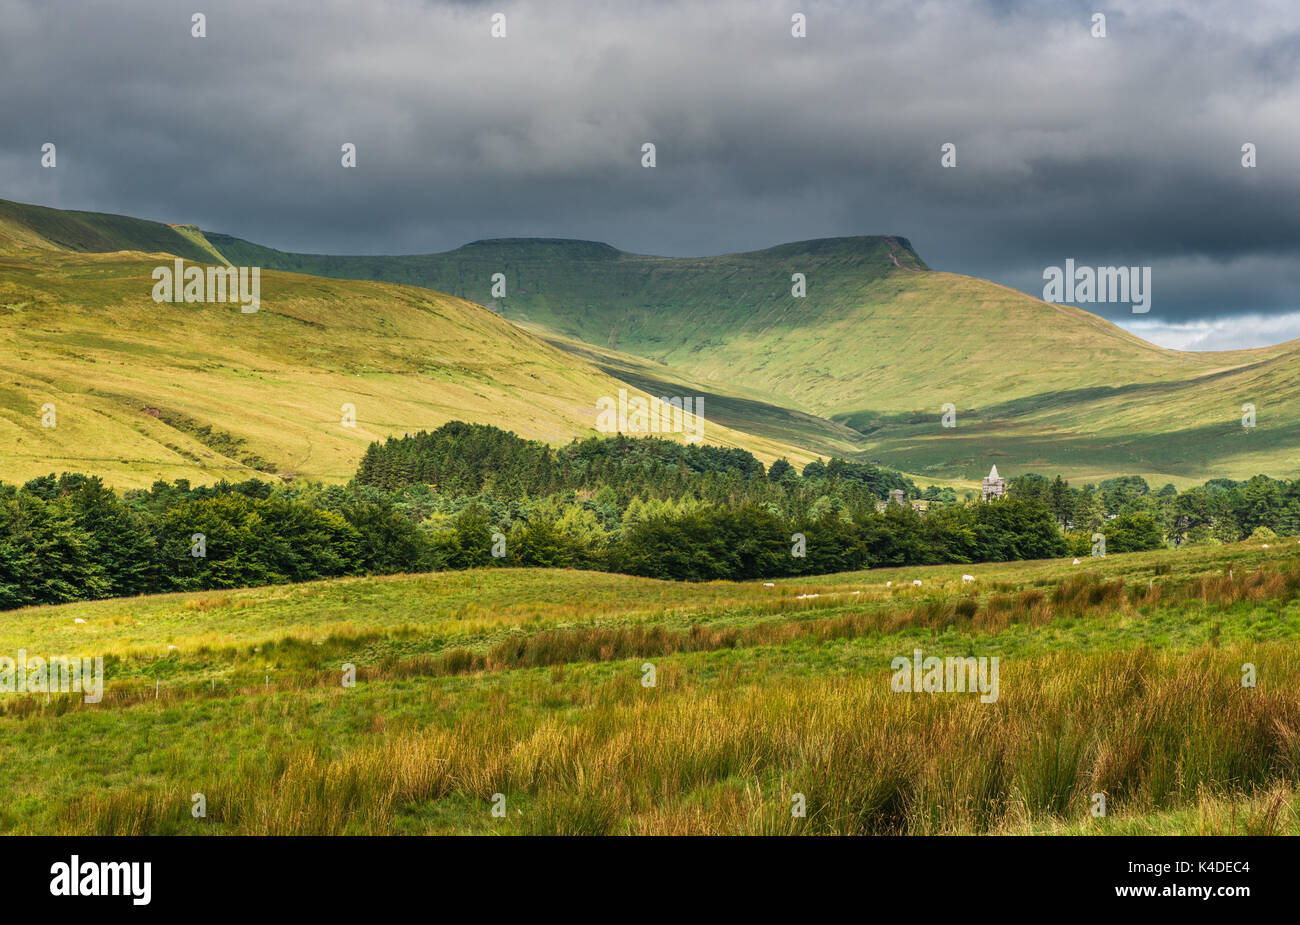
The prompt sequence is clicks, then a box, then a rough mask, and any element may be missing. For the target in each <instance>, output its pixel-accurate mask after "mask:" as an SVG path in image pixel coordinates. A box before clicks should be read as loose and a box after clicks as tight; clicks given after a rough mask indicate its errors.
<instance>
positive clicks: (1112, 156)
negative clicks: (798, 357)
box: [0, 0, 1300, 346]
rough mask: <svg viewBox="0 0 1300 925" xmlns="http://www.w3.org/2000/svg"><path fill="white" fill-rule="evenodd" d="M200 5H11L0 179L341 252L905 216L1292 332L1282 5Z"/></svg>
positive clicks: (1037, 272) (822, 230)
mask: <svg viewBox="0 0 1300 925" xmlns="http://www.w3.org/2000/svg"><path fill="white" fill-rule="evenodd" d="M193 6H194V7H196V8H197V9H198V10H201V11H202V12H203V13H205V14H206V16H207V28H208V37H207V38H205V39H194V38H191V37H190V15H191V13H192V12H194V10H193V9H189V8H186V7H184V6H179V5H177V4H176V3H174V2H130V0H126V2H116V3H114V4H111V5H110V4H102V3H92V2H86V3H76V2H63V3H60V4H57V5H52V4H47V3H43V2H18V0H0V24H2V27H0V61H3V64H0V70H2V72H3V74H4V78H5V79H4V81H3V83H2V84H0V113H3V120H4V121H3V124H4V129H5V130H4V132H3V133H0V182H2V183H3V187H2V188H0V196H3V197H5V198H11V199H17V200H21V201H29V202H39V203H42V204H47V205H55V206H59V207H63V208H78V209H94V210H101V211H113V212H123V213H127V214H131V215H139V216H144V217H148V218H154V219H159V220H164V221H173V222H191V223H195V224H199V225H201V226H202V227H204V228H207V229H210V230H214V231H223V232H227V233H230V234H235V235H238V236H241V237H245V238H249V239H251V240H255V241H258V242H260V243H265V244H270V245H272V246H276V247H280V248H284V249H291V250H311V251H326V252H347V253H412V252H423V251H432V250H443V249H447V248H451V247H455V246H457V245H459V244H462V243H465V242H466V241H470V240H473V239H475V238H480V237H497V236H506V235H546V236H561V237H578V238H589V239H597V240H603V241H607V242H609V243H611V244H614V245H615V246H617V247H621V248H624V249H627V250H634V251H640V252H647V253H656V254H679V255H680V254H714V253H726V252H732V251H739V250H746V249H751V248H757V247H764V246H768V245H771V244H776V243H780V242H784V241H792V240H799V239H804V238H813V237H825V236H831V235H845V234H877V233H892V234H902V235H906V236H907V237H909V238H910V239H911V240H912V242H913V243H914V244H915V245H916V247H917V249H918V250H919V251H920V253H921V255H922V256H923V257H924V258H925V259H926V260H927V261H928V262H929V263H930V265H931V266H933V267H935V268H937V269H947V270H953V271H956V272H963V273H970V274H973V275H978V276H986V277H989V278H992V279H996V280H999V281H1001V282H1006V283H1008V284H1011V285H1015V286H1017V287H1019V288H1023V289H1026V290H1027V291H1030V292H1034V293H1040V292H1041V291H1042V285H1043V283H1042V271H1043V268H1044V267H1046V266H1049V265H1057V264H1061V263H1063V262H1064V260H1065V259H1066V258H1073V259H1074V260H1076V261H1077V262H1078V263H1080V264H1091V265H1098V264H1103V265H1104V264H1113V263H1122V264H1127V265H1149V266H1152V267H1153V268H1154V269H1153V278H1154V299H1153V307H1152V311H1151V314H1150V315H1147V316H1132V315H1129V314H1128V309H1127V307H1126V306H1091V307H1092V308H1094V309H1096V310H1098V311H1100V312H1101V313H1103V314H1106V315H1108V316H1109V317H1112V318H1114V319H1116V320H1118V321H1121V322H1122V323H1127V324H1132V325H1135V328H1134V329H1135V330H1139V332H1140V333H1143V335H1144V336H1148V337H1152V338H1155V339H1157V340H1159V341H1160V342H1169V343H1180V344H1186V345H1191V346H1207V345H1209V346H1213V345H1216V344H1223V345H1226V346H1240V345H1244V344H1248V343H1263V342H1268V341H1272V340H1277V339H1281V338H1283V337H1288V336H1300V314H1296V315H1294V316H1293V315H1292V313H1300V305H1298V304H1297V300H1296V297H1295V293H1296V292H1300V261H1298V260H1297V256H1298V252H1300V125H1298V122H1300V120H1298V119H1297V114H1298V113H1300V106H1298V105H1297V104H1300V76H1297V75H1298V70H1297V68H1298V66H1300V8H1298V7H1297V5H1296V4H1294V3H1293V2H1290V0H1286V2H1277V3H1253V4H1240V3H1234V2H1225V3H1218V2H1202V3H1189V2H1177V3H1173V2H1170V3H1165V2H1159V0H1155V2H1152V0H1142V2H1125V3H1114V4H1112V3H1087V4H1080V3H1028V2H1025V3H955V2H942V3H925V2H916V0H906V2H881V3H872V4H870V5H868V4H861V3H851V2H844V3H826V2H803V0H787V2H780V3H776V2H763V0H759V2H755V0H729V2H718V3H712V2H701V0H692V2H683V3H649V2H644V0H642V2H631V0H629V2H626V3H606V4H592V3H590V2H583V0H556V2H535V3H526V2H525V3H496V2H492V3H488V4H476V3H418V2H415V0H370V2H352V3H343V2H331V0H323V2H321V0H280V2H275V3H266V2H255V0H250V2H232V0H220V2H208V0H203V2H197V0H196V3H195V4H193ZM497 11H501V12H504V13H505V14H506V17H507V18H506V24H507V33H508V35H507V38H505V39H493V38H491V37H490V35H489V17H490V15H491V14H492V13H494V12H497ZM795 11H802V12H805V13H806V14H807V17H808V38H806V39H793V38H791V37H790V16H791V14H792V13H793V12H795ZM1094 11H1098V12H1102V13H1104V14H1105V15H1106V17H1107V23H1106V25H1107V31H1108V33H1109V34H1108V36H1107V37H1106V38H1104V39H1095V38H1093V37H1091V35H1090V34H1089V30H1090V26H1091V18H1092V14H1093V12H1094ZM46 141H53V142H55V143H56V144H57V145H58V153H59V166H58V168H57V169H55V170H42V169H41V168H40V167H39V152H40V146H41V144H42V143H43V142H46ZM345 141H351V142H354V143H355V144H356V145H357V147H358V164H359V166H358V167H357V168H356V169H355V170H344V169H343V168H341V167H340V166H339V157H340V153H339V146H340V145H341V144H342V143H343V142H345ZM645 141H652V142H654V143H655V144H656V145H657V147H658V163H659V166H658V167H657V168H656V169H655V170H645V169H643V168H641V167H640V163H639V162H640V147H641V144H642V143H643V142H645ZM1247 141H1249V142H1253V143H1254V144H1256V145H1257V146H1258V152H1259V154H1258V158H1259V166H1258V167H1256V168H1255V169H1253V170H1247V169H1244V168H1243V167H1242V166H1241V145H1242V144H1243V142H1247ZM944 142H953V143H955V144H956V145H957V152H958V153H957V157H958V166H957V167H956V168H955V169H950V170H945V169H942V168H941V167H940V166H939V153H940V145H941V144H942V143H944ZM1226 316H1232V317H1233V319H1235V320H1224V319H1225V317H1226ZM1264 316H1267V317H1264ZM1288 319H1292V320H1288Z"/></svg>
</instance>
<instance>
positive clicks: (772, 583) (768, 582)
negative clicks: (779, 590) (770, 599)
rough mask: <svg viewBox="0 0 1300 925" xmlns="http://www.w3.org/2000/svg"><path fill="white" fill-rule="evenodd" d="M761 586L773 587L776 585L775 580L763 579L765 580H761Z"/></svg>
mask: <svg viewBox="0 0 1300 925" xmlns="http://www.w3.org/2000/svg"><path fill="white" fill-rule="evenodd" d="M763 587H764V588H775V587H776V582H774V581H765V582H763Z"/></svg>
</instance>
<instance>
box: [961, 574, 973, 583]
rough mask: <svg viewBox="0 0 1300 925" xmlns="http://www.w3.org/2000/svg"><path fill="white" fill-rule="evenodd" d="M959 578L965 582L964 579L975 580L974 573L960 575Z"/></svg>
mask: <svg viewBox="0 0 1300 925" xmlns="http://www.w3.org/2000/svg"><path fill="white" fill-rule="evenodd" d="M961 580H962V581H964V582H965V581H974V580H975V576H974V575H963V576H961Z"/></svg>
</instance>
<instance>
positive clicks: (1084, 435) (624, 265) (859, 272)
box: [207, 233, 1300, 484]
mask: <svg viewBox="0 0 1300 925" xmlns="http://www.w3.org/2000/svg"><path fill="white" fill-rule="evenodd" d="M207 239H208V240H209V241H211V242H212V244H213V246H215V247H216V248H217V249H218V250H220V251H221V252H222V254H223V255H225V256H226V257H227V258H228V259H230V260H231V261H233V262H235V263H255V264H258V265H262V266H276V267H281V268H285V269H294V270H299V271H304V272H311V273H315V274H319V275H324V276H338V277H345V278H370V279H386V280H391V281H399V282H404V283H410V284H414V285H420V286H427V287H430V288H434V289H438V290H441V291H447V292H451V293H454V294H456V295H459V296H461V297H463V298H466V299H471V300H476V301H479V302H481V303H482V304H484V305H487V306H489V307H491V308H492V309H493V310H494V311H498V312H500V313H501V314H503V315H504V316H505V317H506V318H509V319H511V320H514V321H516V322H518V323H520V324H522V325H525V326H527V327H530V328H532V329H534V330H537V331H539V332H544V333H545V334H546V336H548V337H550V338H552V339H554V342H555V343H557V344H560V345H561V346H565V347H566V349H573V350H578V351H579V352H581V350H582V348H581V347H579V346H578V344H583V345H589V348H587V349H590V348H596V349H598V350H602V351H609V352H613V353H615V354H620V355H625V356H626V355H632V356H635V357H640V358H644V359H645V360H649V361H651V362H652V363H653V364H655V368H656V369H657V370H659V372H660V373H662V374H666V375H667V377H669V378H671V377H672V376H676V377H678V378H681V379H685V380H690V381H694V382H713V383H719V382H720V383H726V385H727V387H728V389H730V390H731V391H732V392H733V393H735V394H737V395H738V396H739V397H741V398H751V399H754V400H756V401H759V402H763V403H768V404H773V405H777V406H784V408H785V409H786V410H787V411H789V410H793V411H796V412H803V413H806V414H809V415H814V416H817V417H820V418H831V419H834V420H835V421H838V422H841V423H843V424H847V425H849V426H850V427H852V428H854V429H856V430H857V431H858V432H860V433H861V434H862V435H864V438H865V439H864V441H863V442H862V443H861V444H859V445H861V446H862V447H863V448H864V451H865V453H866V455H867V456H869V457H871V458H874V459H877V460H879V461H882V462H884V463H886V464H888V465H891V466H896V467H898V468H900V469H903V470H905V471H909V472H914V473H922V474H926V475H929V476H931V477H935V478H950V479H973V478H978V477H979V476H981V475H982V474H983V473H984V472H987V470H988V467H989V465H990V464H991V463H994V462H996V463H997V464H998V465H999V467H1000V468H1002V469H1003V471H1004V472H1007V473H1009V474H1016V473H1018V472H1024V471H1029V470H1036V471H1044V472H1053V473H1054V472H1058V471H1059V472H1062V473H1063V474H1065V475H1067V476H1070V477H1074V478H1094V479H1095V478H1104V477H1108V476H1111V475H1116V474H1121V473H1130V472H1132V473H1141V474H1144V475H1147V476H1148V477H1150V478H1151V479H1153V480H1155V479H1159V480H1162V481H1174V482H1175V483H1178V484H1186V483H1188V482H1191V481H1200V480H1203V479H1206V478H1211V477H1217V476H1226V477H1237V478H1243V477H1248V476H1250V475H1252V474H1255V473H1256V472H1260V471H1264V472H1268V473H1270V474H1274V475H1295V474H1297V473H1300V452H1297V451H1300V409H1297V399H1300V386H1298V385H1297V383H1300V350H1298V349H1297V348H1298V346H1300V345H1297V344H1296V343H1291V344H1283V345H1279V346H1276V347H1269V348H1263V349H1260V350H1247V351H1232V352H1224V353H1183V352H1178V351H1173V350H1166V349H1162V348H1160V347H1156V346H1155V345H1153V344H1149V343H1147V342H1145V341H1143V340H1141V339H1140V338H1138V337H1136V336H1134V335H1131V334H1129V333H1127V332H1125V331H1124V330H1122V329H1121V328H1119V327H1117V326H1115V325H1114V324H1111V323H1110V322H1108V321H1105V320H1104V319H1102V318H1099V317H1098V316H1096V315H1093V314H1090V313H1088V312H1086V311H1083V310H1081V309H1078V308H1074V307H1071V306H1066V305H1049V304H1047V303H1044V302H1042V301H1041V300H1039V299H1036V298H1033V297H1031V296H1028V295H1025V294H1024V293H1021V292H1018V291H1016V290H1013V289H1010V288H1007V287H1005V286H1000V285H997V284H995V283H991V282H988V281H985V280H980V279H974V278H971V277H965V276H960V275H957V274H951V273H942V272H935V271H931V270H929V269H928V268H926V266H925V264H924V263H923V262H922V261H921V260H920V258H919V257H918V256H917V255H916V253H915V252H914V251H913V249H912V248H911V245H910V244H909V243H908V241H907V240H906V239H904V238H897V237H856V238H830V239H824V240H818V241H807V242H801V243H796V244H788V245H782V246H780V247H774V248H769V249H767V250H763V251H756V252H753V253H746V254H730V255H725V256H721V257H707V258H665V257H648V256H643V255H637V254H628V253H625V252H622V251H618V250H616V249H614V248H612V247H609V246H608V245H604V244H597V243H593V242H585V241H563V240H538V239H502V240H493V241H479V242H475V243H474V244H469V245H466V246H464V247H461V248H457V249H456V250H453V251H449V252H447V253H444V254H427V255H414V256H402V257H365V256H359V257H333V256H321V255H310V254H287V253H284V252H280V251H275V250H273V249H270V248H264V247H260V246H259V245H255V244H250V243H249V242H246V241H241V240H239V239H236V238H232V237H229V236H226V235H219V234H212V233H208V234H207ZM494 273H503V274H505V277H506V283H507V290H506V295H505V297H504V298H495V299H494V298H492V297H491V296H492V292H491V287H492V275H493V274H494ZM795 273H802V274H804V276H805V278H806V282H807V295H806V297H804V298H796V297H794V296H793V295H792V294H791V286H792V281H791V277H792V274H795ZM1157 295H1158V294H1157ZM1158 304H1159V303H1158V302H1157V308H1156V310H1157V311H1158V310H1159V307H1158ZM575 342H577V343H575ZM624 365H625V367H626V364H624ZM658 378H660V379H662V378H664V375H660V376H658ZM1247 402H1250V403H1253V404H1255V405H1256V406H1257V408H1258V409H1259V417H1258V426H1257V427H1255V428H1253V429H1250V430H1247V429H1245V428H1243V427H1241V415H1242V405H1243V404H1245V403H1247ZM949 403H950V404H951V405H953V406H954V408H955V409H956V426H955V427H953V428H945V427H942V426H941V415H942V412H943V406H944V405H945V404H949ZM1265 409H1268V411H1267V413H1266V411H1265ZM774 426H777V427H783V426H784V425H781V424H776V423H775V422H774Z"/></svg>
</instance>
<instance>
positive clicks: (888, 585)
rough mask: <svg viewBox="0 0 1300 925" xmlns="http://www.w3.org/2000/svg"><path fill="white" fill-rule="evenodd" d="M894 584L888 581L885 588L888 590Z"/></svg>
mask: <svg viewBox="0 0 1300 925" xmlns="http://www.w3.org/2000/svg"><path fill="white" fill-rule="evenodd" d="M893 584H894V583H893V582H892V581H887V582H885V587H886V588H889V587H892V586H893Z"/></svg>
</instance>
